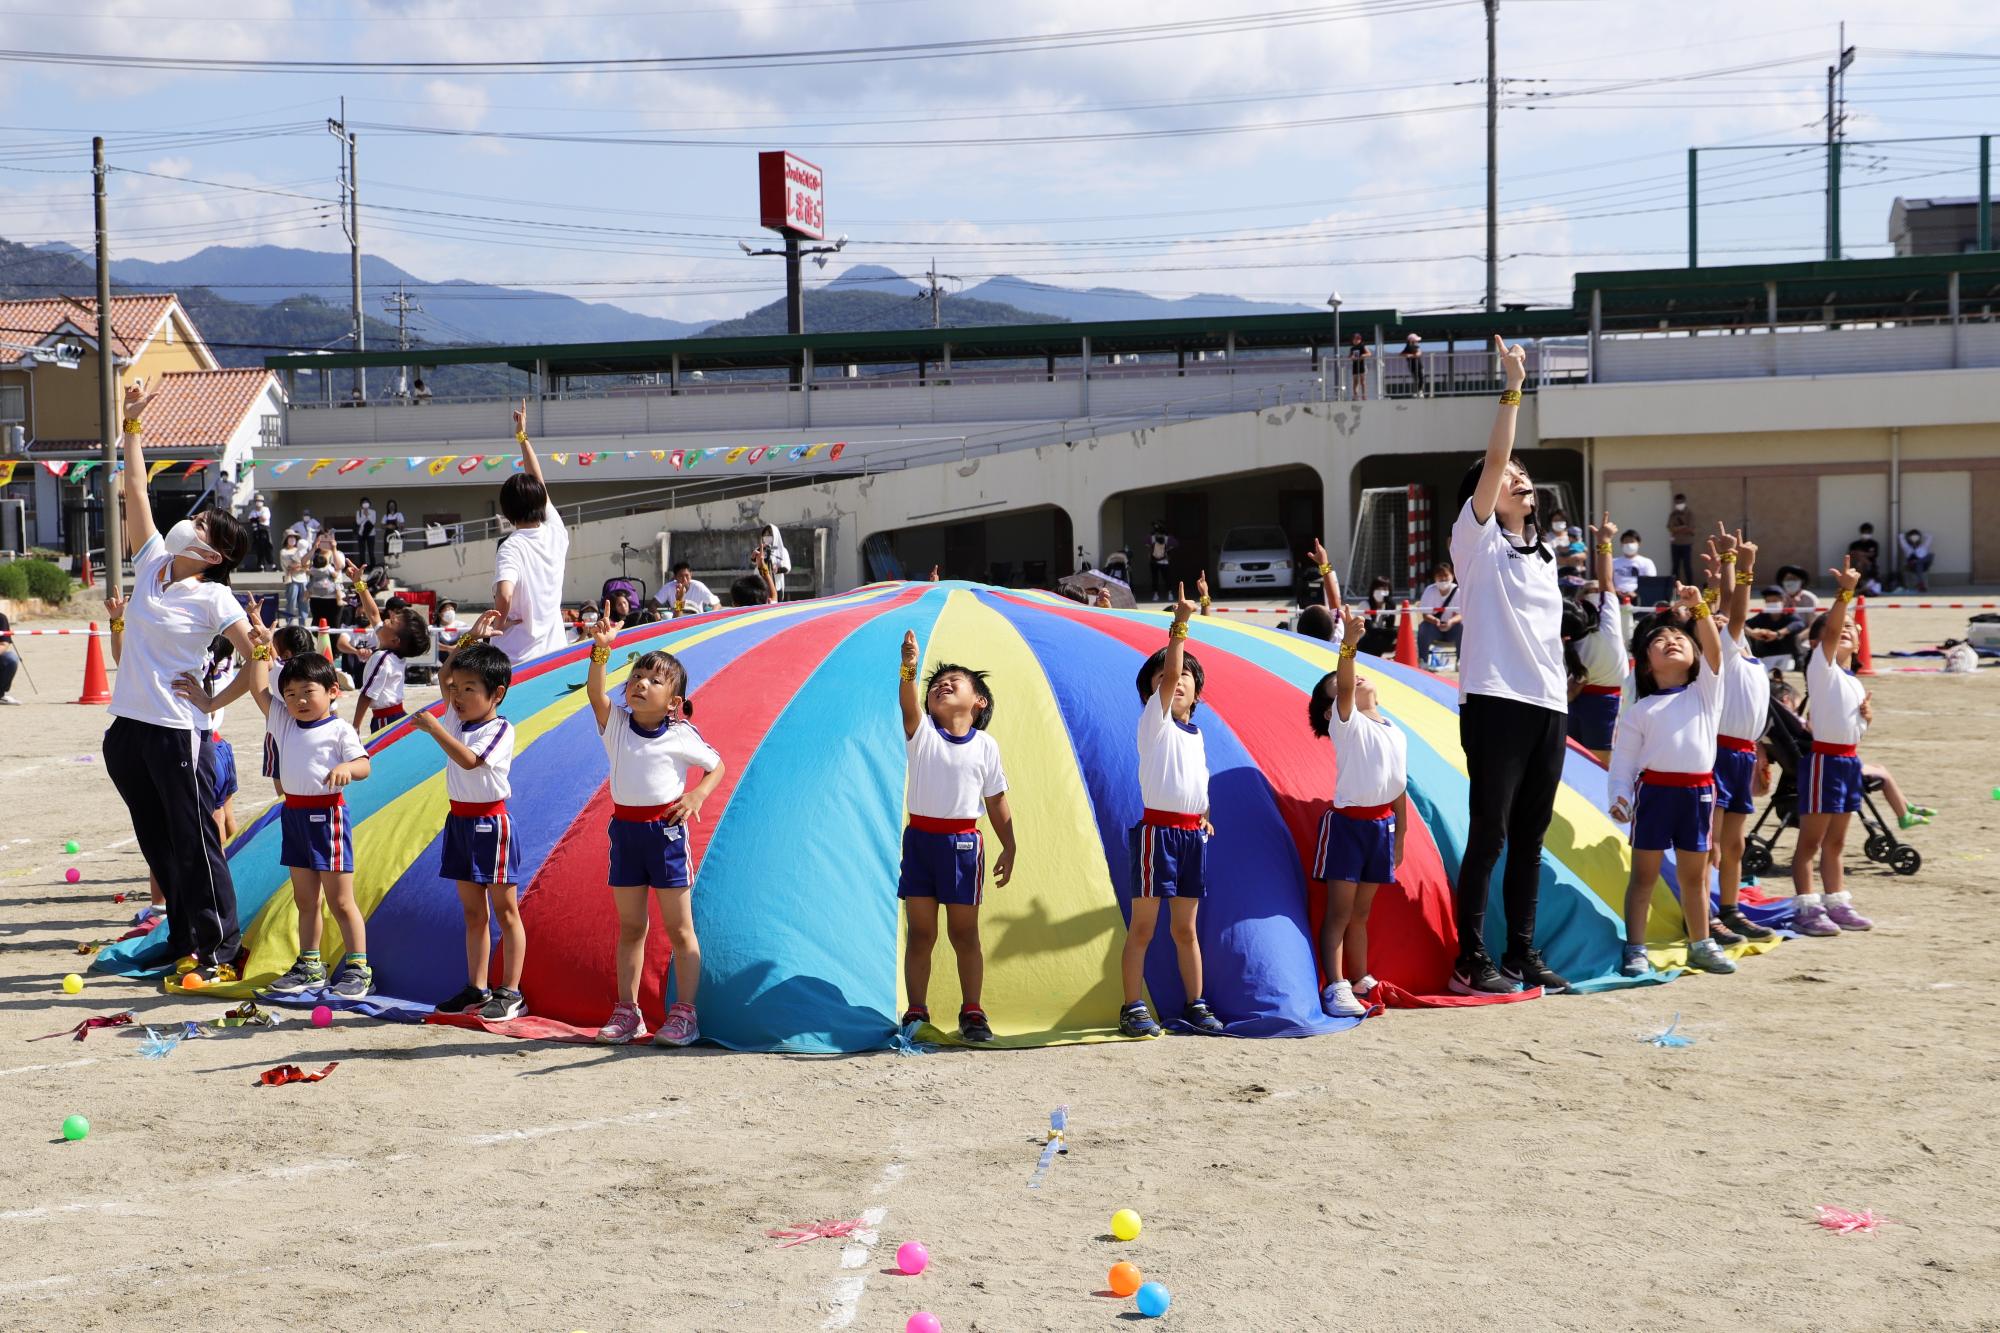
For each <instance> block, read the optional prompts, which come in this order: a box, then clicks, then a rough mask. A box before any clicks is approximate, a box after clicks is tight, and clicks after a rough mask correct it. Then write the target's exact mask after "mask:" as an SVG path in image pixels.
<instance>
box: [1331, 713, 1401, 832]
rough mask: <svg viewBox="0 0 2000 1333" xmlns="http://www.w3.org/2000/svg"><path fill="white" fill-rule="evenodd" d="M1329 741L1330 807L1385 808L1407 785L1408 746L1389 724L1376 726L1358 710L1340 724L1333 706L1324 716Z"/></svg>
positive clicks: (1375, 723) (1338, 716) (1338, 715)
mask: <svg viewBox="0 0 2000 1333" xmlns="http://www.w3.org/2000/svg"><path fill="white" fill-rule="evenodd" d="M1326 731H1327V736H1328V738H1329V739H1331V740H1332V741H1333V764H1334V778H1333V803H1334V805H1335V806H1337V807H1339V808H1341V809H1352V808H1354V807H1356V806H1369V805H1388V804H1389V803H1390V802H1391V801H1394V800H1395V799H1396V798H1397V797H1398V796H1401V795H1402V794H1403V789H1404V788H1405V787H1407V786H1408V785H1409V780H1410V778H1409V774H1410V742H1409V738H1408V737H1406V736H1404V735H1403V732H1402V729H1401V728H1399V727H1398V726H1396V724H1395V723H1393V722H1386V721H1385V722H1377V721H1376V720H1375V719H1374V718H1372V717H1369V716H1368V715H1367V714H1365V713H1363V712H1362V711H1361V710H1360V709H1359V708H1356V709H1353V710H1352V711H1350V712H1349V713H1348V715H1347V721H1345V722H1342V721H1341V720H1340V708H1339V705H1338V704H1336V705H1335V706H1334V709H1333V711H1332V712H1331V713H1329V714H1328V715H1327V719H1326Z"/></svg>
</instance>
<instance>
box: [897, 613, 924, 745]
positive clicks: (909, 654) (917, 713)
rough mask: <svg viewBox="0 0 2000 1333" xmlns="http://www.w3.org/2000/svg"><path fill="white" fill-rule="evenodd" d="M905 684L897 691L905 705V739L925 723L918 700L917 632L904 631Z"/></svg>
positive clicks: (899, 699)
mask: <svg viewBox="0 0 2000 1333" xmlns="http://www.w3.org/2000/svg"><path fill="white" fill-rule="evenodd" d="M902 675H903V683H902V684H901V685H899V686H898V687H897V689H896V698H897V699H898V701H900V702H901V703H902V705H903V739H904V740H908V739H910V737H912V736H914V735H916V734H917V728H918V726H920V725H921V724H922V723H923V720H924V710H923V708H922V706H921V705H920V703H919V701H918V699H917V632H916V631H915V630H913V629H912V630H905V631H903V672H902Z"/></svg>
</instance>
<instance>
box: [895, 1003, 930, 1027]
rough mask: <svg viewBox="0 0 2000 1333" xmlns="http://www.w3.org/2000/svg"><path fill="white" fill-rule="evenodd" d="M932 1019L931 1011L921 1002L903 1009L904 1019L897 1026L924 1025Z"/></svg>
mask: <svg viewBox="0 0 2000 1333" xmlns="http://www.w3.org/2000/svg"><path fill="white" fill-rule="evenodd" d="M930 1021H931V1011H930V1010H929V1009H927V1008H925V1007H924V1006H923V1005H921V1004H913V1005H911V1006H910V1007H909V1008H907V1009H905V1010H904V1011H903V1021H902V1022H900V1023H898V1024H897V1025H896V1026H897V1027H900V1028H911V1027H922V1026H923V1025H924V1024H926V1023H928V1022H930Z"/></svg>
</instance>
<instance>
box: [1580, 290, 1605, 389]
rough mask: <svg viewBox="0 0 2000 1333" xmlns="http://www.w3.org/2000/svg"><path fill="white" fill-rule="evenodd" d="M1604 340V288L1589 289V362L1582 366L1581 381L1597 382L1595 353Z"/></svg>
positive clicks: (1586, 382) (1587, 382)
mask: <svg viewBox="0 0 2000 1333" xmlns="http://www.w3.org/2000/svg"><path fill="white" fill-rule="evenodd" d="M1603 342H1604V289H1603V288H1602V287H1592V288H1591V289H1590V347H1589V352H1588V355H1589V357H1590V364H1589V365H1588V366H1587V367H1585V368H1584V374H1583V382H1584V383H1585V384H1595V383H1597V354H1598V352H1599V351H1600V350H1601V347H1602V344H1603Z"/></svg>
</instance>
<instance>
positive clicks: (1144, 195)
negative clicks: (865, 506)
mask: <svg viewBox="0 0 2000 1333" xmlns="http://www.w3.org/2000/svg"><path fill="white" fill-rule="evenodd" d="M212 7H213V8H214V9H215V10H216V11H218V13H217V14H216V15H208V14H204V13H203V12H202V7H201V6H200V5H198V4H196V3H195V0H151V2H150V3H128V2H124V0H75V5H74V7H70V8H64V7H63V6H59V5H57V4H55V3H54V0H0V48H6V49H8V50H11V51H36V52H69V53H111V54H117V55H138V54H144V55H149V56H165V57H175V58H203V59H212V58H226V59H239V60H252V61H259V60H286V61H296V60H320V61H380V62H398V63H407V62H477V61H548V60H568V59H602V58H630V57H638V56H671V57H686V56H698V55H713V54H723V53H744V52H772V51H824V50H827V49H829V48H835V47H879V46H883V45H890V44H896V45H903V44H915V43H926V42H938V41H949V40H958V39H967V38H991V37H1014V36H1021V35H1026V34H1038V33H1040V34H1063V33H1075V32H1077V31H1079V30H1082V29H1091V30H1100V29H1117V28H1127V27H1130V26H1133V25H1142V24H1145V25H1151V24H1174V23H1178V22H1184V21H1190V20H1215V19H1234V20H1241V22H1239V23H1237V24H1236V25H1235V30H1233V31H1216V30H1210V31H1207V32H1204V33H1201V34H1200V35H1194V36H1178V35H1173V36H1166V37H1164V38H1163V39H1160V40H1147V41H1130V40H1122V39H1108V40H1107V39H1099V40H1100V44H1094V45H1086V46H1079V45H1076V44H1074V43H1058V44H1056V45H1055V47H1054V49H1042V50H1037V51H1031V52H1019V53H1004V54H984V55H977V56H970V57H961V58H952V59H917V60H896V61H876V62H871V63H862V64H844V65H816V66H803V67H801V66H799V65H796V64H794V65H792V66H790V67H785V68H756V69H723V70H717V69H710V70H706V71H701V72H674V73H665V72H657V71H648V72H643V73H637V72H606V71H603V70H598V71H593V72H575V71H554V72H536V73H509V74H500V75H480V74H477V73H474V72H472V71H469V70H464V69H426V70H407V69H405V70H396V71H392V72H388V73H379V74H378V73H363V72H359V71H342V72H287V73H253V72H240V73H239V72H217V71H212V70H197V71H185V72H182V71H168V70H151V69H147V70H126V69H106V68H96V67H90V66H73V65H52V64H48V63H36V62H29V63H14V64H12V66H11V68H10V69H9V71H8V72H9V74H10V75H12V77H9V78H7V79H6V80H5V81H4V84H0V88H3V89H4V91H0V101H3V102H4V108H0V110H3V111H4V114H0V125H4V126H5V127H6V128H4V129H0V235H5V236H7V237H8V238H10V239H17V240H24V241H30V242H33V241H42V240H52V239H62V240H69V241H72V242H74V243H76V244H79V245H84V246H88V245H89V244H90V206H89V175H88V171H87V167H88V155H89V143H88V137H89V135H90V134H91V133H92V132H103V133H105V134H106V135H107V137H108V138H109V139H110V144H111V155H112V161H113V163H114V165H115V166H117V167H119V168H121V171H120V172H119V173H118V174H116V175H115V176H114V177H113V187H112V198H113V210H114V221H113V226H114V234H115V235H116V236H117V238H118V240H117V250H118V253H120V254H122V255H132V256H140V257H145V258H156V259H158V258H171V257H175V256H178V255H183V254H187V253H191V252H193V251H194V250H197V249H200V248H202V247H203V246H205V245H209V244H250V243H255V242H257V241H260V240H269V241H271V242H274V243H280V244H286V245H295V246H304V247H310V248H316V249H327V250H335V249H340V248H343V247H344V246H345V240H344V237H343V236H342V233H341V231H340V228H339V226H338V223H337V221H336V219H335V217H334V210H333V208H332V205H331V201H332V200H333V198H334V197H335V193H336V191H335V185H334V172H335V165H336V163H335V158H336V153H337V145H336V143H335V141H334V140H333V139H332V138H331V137H330V136H329V135H328V134H327V133H326V131H325V129H324V127H323V121H324V120H325V118H326V117H327V116H329V115H332V114H335V113H336V112H337V110H338V106H339V99H340V97H341V96H342V95H343V94H344V95H345V96H346V98H347V112H348V117H349V119H350V121H352V122H355V123H356V124H358V125H359V126H361V129H360V133H361V140H360V154H361V182H362V200H363V237H364V242H365V244H366V248H367V249H368V250H369V251H370V252H371V253H375V254H380V255H382V256H384V257H386V258H388V259H390V260H393V261H394V262H396V263H398V264H400V265H402V266H403V267H405V268H407V269H410V270H412V271H414V272H416V273H418V274H420V275H422V276H424V277H426V278H446V277H476V278H481V279H484V280H488V281H499V282H507V283H521V284H527V285H534V286H538V287H543V288H553V289H556V290H562V291H567V292H569V293H571V294H572V295H576V296H579V297H582V298H585V299H609V300H614V301H616V302H618V303H619V304H622V305H626V306H628V307H631V308H634V309H639V310H644V311H647V312H648V313H653V314H660V315H668V316H673V317H677V318H684V319H694V318H718V317H726V316H729V315H732V314H735V313H738V312H740V311H742V310H744V309H747V308H749V307H752V306H755V305H758V304H762V303H763V302H765V301H768V300H771V299H774V298H776V297H777V296H778V295H780V294H781V291H782V280H781V273H780V271H779V267H778V265H777V264H776V261H773V260H768V259H764V260H752V259H746V258H744V257H743V256H742V255H741V252H740V251H739V250H738V249H737V246H736V242H737V240H738V239H744V240H749V241H751V242H753V243H759V244H761V243H762V242H763V241H764V240H765V239H767V238H766V237H765V236H764V235H763V234H761V233H759V232H758V230H757V228H756V225H755V224H756V197H755V162H754V158H755V152H756V149H757V147H760V146H762V147H774V148H775V147H792V148H795V149H796V150H798V151H799V152H800V153H801V154H802V155H803V156H806V157H808V158H810V159H812V160H814V161H816V162H818V163H819V164H820V165H821V166H822V167H823V168H824V169H825V171H826V174H827V180H828V196H827V211H828V216H829V230H830V231H831V232H844V233H846V234H847V235H849V236H850V237H851V241H850V244H849V248H848V251H847V253H846V255H844V256H842V257H841V258H840V259H839V260H836V261H835V266H834V267H831V268H829V269H827V270H825V272H824V274H823V275H820V276H831V275H832V274H834V273H836V272H838V271H839V269H840V268H841V267H844V266H845V264H847V263H851V262H861V263H883V264H889V265H891V266H895V267H898V268H901V269H903V270H904V271H909V272H915V271H919V270H921V269H923V268H924V267H925V265H926V264H927V263H928V262H929V261H930V259H931V258H932V257H933V256H935V257H936V259H937V261H938V265H939V267H940V269H942V270H944V271H946V272H950V273H953V274H958V275H961V276H963V277H964V278H966V279H967V280H968V281H977V280H980V279H981V278H984V277H988V276H992V275H995V274H999V273H1015V274H1023V275H1027V276H1031V277H1034V278H1037V279H1039V280H1043V281H1049V282H1055V283H1060V284H1065V285H1071V286H1090V285H1115V286H1123V287H1134V288H1139V289H1142V290H1147V291H1152V292H1156V293H1158V294H1161V295H1167V296H1177V295H1183V294H1187V293H1190V292H1196V291H1228V292H1235V293H1239V294H1242V295H1247V296H1255V297H1264V298H1270V299H1285V300H1294V301H1309V302H1312V303H1314V304H1317V303H1319V302H1321V301H1323V300H1324V299H1325V296H1326V294H1327V293H1328V291H1330V290H1332V289H1334V288H1338V289H1339V290H1340V291H1341V293H1342V295H1343V297H1344V298H1345V299H1346V300H1347V301H1348V302H1350V303H1351V304H1354V305H1359V306H1378V305H1379V306H1388V305H1393V306H1397V307H1400V308H1402V309H1404V310H1440V309H1450V308H1463V307H1467V306H1470V305H1473V304H1475V303H1476V302H1477V301H1478V299H1479V296H1480V293H1481V289H1482V283H1483V266H1482V246H1483V232H1482V227H1483V213H1482V205H1483V198H1484V195H1483V188H1484V187H1483V178H1482V171H1483V163H1484V109H1483V97H1484V93H1483V89H1482V86H1481V84H1480V83H1479V82H1478V81H1479V80H1480V79H1482V78H1483V75H1484V63H1485V56H1484V20H1483V14H1482V9H1481V7H1480V5H1479V4H1477V3H1474V2H1472V0H1339V2H1338V3H1331V4H1317V5H1315V4H1310V3H1307V0H1247V2H1246V3H1237V4H1225V3H1214V2H1210V3H1191V2H1188V0H1147V2H1146V3H1136V2H1127V0H1105V2H1103V3H1098V4H1095V5H1090V6H1079V5H1074V4H1061V3H1055V2H1054V0H1015V3H1013V4H1011V5H1008V6H1004V7H1003V6H992V5H983V4H977V5H976V4H971V3H960V2H959V0H743V2H742V3H729V2H728V0H490V2H489V3H462V2H459V0H442V2H440V3H431V2H429V0H408V2H407V3H346V4H318V3H296V4H295V3H285V2H284V0H224V2H223V3H221V4H216V5H213V6H212ZM1884 12H1885V7H1881V6H1869V7H1867V8H1866V9H1865V10H1863V9H1862V8H1861V7H1859V6H1857V7H1856V12H1855V13H1853V14H1850V15H1848V16H1847V17H1848V19H1849V23H1848V28H1847V40H1848V41H1849V42H1850V43H1851V44H1853V45H1855V46H1857V47H1858V48H1859V53H1858V56H1857V61H1856V64H1855V66H1854V68H1853V70H1852V71H1851V72H1850V74H1849V78H1848V89H1847V90H1848V116H1849V119H1848V122H1847V128H1848V132H1849V134H1850V136H1852V137H1854V138H1857V139H1869V138H1883V137H1908V136H1948V135H1960V134H1975V133H1979V132H1982V131H1996V130H2000V79H1996V78H1995V77H1994V76H1995V73H1996V71H2000V30H1996V25H1994V24H1993V23H1992V22H1991V21H1990V19H1989V20H1987V21H1981V16H1982V14H1985V13H1989V12H1990V4H1988V3H1985V2H1984V0H1904V2H1903V3H1900V4H1898V5H1896V6H1894V7H1893V14H1894V17H1893V18H1888V17H1879V16H1880V15H1882V14H1884ZM1265 14H1282V15H1286V16H1288V17H1286V18H1285V20H1284V21H1283V22H1282V23H1275V22H1273V21H1270V20H1265V21H1261V22H1260V21H1256V20H1255V19H1254V18H1253V16H1256V15H1265ZM1841 17H1842V15H1841V14H1840V13H1839V12H1838V10H1837V8H1836V7H1833V6H1828V5H1826V4H1824V3H1821V2H1820V0H1768V2H1767V3H1764V4H1761V5H1757V6H1745V5H1742V4H1740V3H1736V2H1735V0H1679V2H1678V3H1675V4H1672V5H1666V4H1661V3H1654V2H1653V0H1504V3H1503V5H1502V8H1501V16H1500V34H1501V36H1500V50H1501V74H1502V76H1503V78H1506V79H1508V80H1510V82H1509V83H1508V84H1507V109H1506V110H1505V111H1504V112H1503V114H1502V118H1501V168H1502V186H1501V199H1502V211H1503V218H1504V221H1505V225H1504V227H1503V230H1502V235H1501V252H1502V255H1503V257H1504V262H1503V265H1502V269H1501V289H1502V298H1503V299H1504V300H1509V301H1526V302H1530V303H1535V304H1546V303H1550V302H1559V301H1566V300H1567V295H1568V290H1569V275H1570V274H1571V273H1572V272H1573V271H1575V270H1577V269H1592V268H1627V267H1668V266H1678V265H1680V264H1681V263H1683V262H1684V258H1685V249H1684V247H1685V235H1686V224H1685V217H1684V214H1683V212H1682V210H1681V202H1682V197H1683V190H1684V184H1685V170H1686V161H1685V151H1686V149H1687V148H1688V147H1689V146H1690V145H1702V146H1712V145H1713V146H1719V145H1724V144H1729V145H1749V146H1752V147H1753V148H1754V151H1732V152H1728V153H1716V154H1711V155H1709V157H1708V159H1706V160H1707V161H1708V162H1709V163H1710V165H1708V166H1707V167H1705V169H1704V179H1703V186H1702V190H1703V195H1704V197H1705V199H1707V200H1708V201H1709V207H1707V208H1706V209H1705V211H1704V213H1703V218H1702V235H1703V243H1704V252H1705V253H1704V258H1705V259H1706V260H1707V261H1708V262H1715V263H1721V262H1742V261H1747V260H1753V259H1760V258H1771V259H1811V258H1816V257H1818V256H1819V253H1820V248H1821V246H1822V245H1823V232H1822V199H1821V196H1820V194H1819V193H1818V190H1819V186H1820V184H1821V180H1822V175H1821V173H1822V171H1823V157H1822V155H1820V154H1819V153H1818V152H1816V151H1812V150H1808V149H1802V148H1801V147H1800V145H1801V144H1805V143H1808V142H1810V141H1813V140H1816V139H1818V138H1820V137H1822V136H1823V134H1824V122H1823V116H1824V114H1825V104H1824V100H1825V84H1824V71H1825V66H1826V65H1827V63H1828V62H1829V60H1830V59H1831V58H1832V55H1833V52H1834V49H1835V46H1836V25H1837V23H1838V21H1839V19H1840V18H1841ZM1116 36H1117V35H1114V38H1115V37H1116ZM1124 36H1130V34H1125V35H1124ZM1981 53H1985V54H1986V55H1987V58H1986V59H1984V60H1981V59H1977V58H1970V57H1976V56H1977V55H1979V54H1981ZM756 63H768V62H756ZM1335 118H1352V119H1342V120H1337V121H1336V120H1335ZM1329 121H1333V122H1334V123H1327V122H1329ZM1300 122H1318V123H1300ZM1244 126H1265V127H1268V128H1260V129H1254V130H1250V131H1248V132H1227V133H1199V134H1188V133H1185V132H1186V131H1188V130H1190V129H1195V130H1202V131H1209V130H1215V129H1223V130H1235V129H1237V128H1238V127H1244ZM418 129H422V130H430V131H437V130H449V131H458V132H461V133H459V134H456V135H444V134H438V133H419V132H412V131H413V130H418ZM466 131H480V132H495V133H500V134H512V133H520V132H533V133H543V134H548V133H553V134H558V135H573V134H577V133H586V134H595V135H600V136H605V137H619V138H624V139H628V140H661V139H672V140H675V141H676V142H675V143H673V144H671V145H666V144H660V143H657V142H646V143H636V144H635V143H625V144H591V143H579V142H574V141H568V142H564V141H546V140H526V139H519V138H497V137H481V136H479V135H467V134H465V133H463V132H466ZM1163 132H1170V133H1163ZM1119 136H1128V137H1119ZM1129 136H1149V137H1129ZM715 140H726V141H729V143H730V144H731V145H734V146H709V145H710V143H711V142H712V141H715ZM937 140H958V141H961V142H960V143H958V144H955V145H952V146H935V145H934V143H933V142H928V141H937ZM968 140H980V141H986V142H980V143H966V142H963V141H968ZM994 140H1001V141H1011V142H992V141H994ZM1772 145H1779V146H1777V147H1773V146H1772ZM1975 162H1976V156H1975V146H1974V145H1972V144H1970V143H1942V142H1940V143H1926V144H1904V145H1895V146H1886V147H1879V148H1870V147H1865V146H1857V147H1855V148H1853V149H1851V150H1850V157H1849V159H1848V163H1849V165H1848V171H1847V181H1848V184H1849V187H1850V188H1849V190H1848V192H1847V194H1846V196H1845V201H1844V212H1845V218H1846V227H1845V240H1846V247H1845V248H1846V252H1847V253H1848V254H1849V255H1852V256H1870V255H1881V254H1886V253H1887V252H1888V249H1887V244H1886V226H1887V216H1888V210H1889V204H1890V201H1891V200H1892V199H1893V198H1894V197H1895V196H1896V195H1897V194H1899V193H1900V194H1908V195H1915V196H1924V195H1946V194H1951V195H1960V194H1969V193H1971V192H1972V191H1973V190H1974V189H1975V188H1976V178H1975V170H1974V164H1975ZM140 173H151V174H140ZM1763 196H1771V197H1768V198H1767V197H1763ZM326 295H328V296H329V297H330V298H331V299H335V300H340V299H343V297H344V294H343V293H337V292H329V293H326ZM371 304H373V303H372V302H371ZM447 336H448V335H447Z"/></svg>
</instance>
